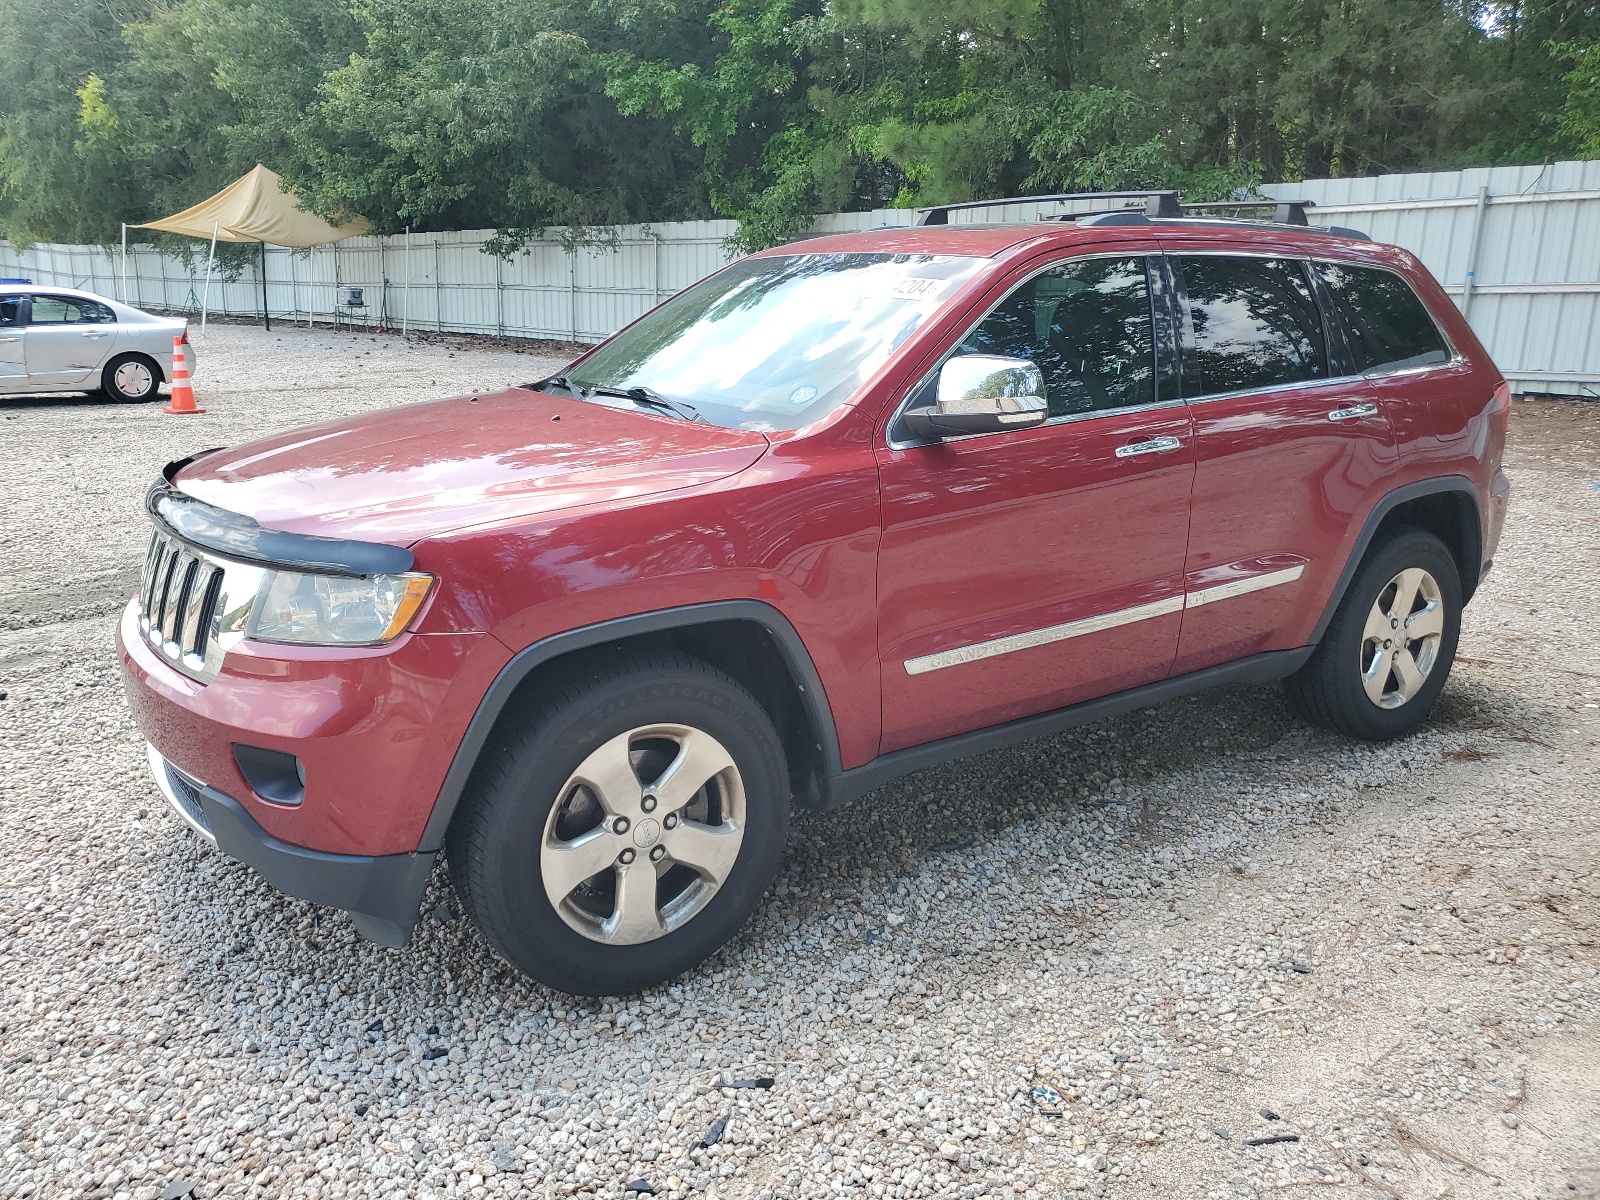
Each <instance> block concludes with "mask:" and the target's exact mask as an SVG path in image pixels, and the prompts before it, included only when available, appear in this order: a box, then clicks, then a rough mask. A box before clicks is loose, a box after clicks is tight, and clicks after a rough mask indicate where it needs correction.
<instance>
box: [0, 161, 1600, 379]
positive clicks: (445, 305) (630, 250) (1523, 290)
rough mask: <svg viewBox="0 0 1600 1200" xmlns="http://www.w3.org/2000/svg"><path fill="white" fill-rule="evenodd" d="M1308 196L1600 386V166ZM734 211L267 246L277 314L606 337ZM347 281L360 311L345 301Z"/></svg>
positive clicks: (149, 296) (222, 288) (667, 289)
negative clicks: (597, 233) (517, 241)
mask: <svg viewBox="0 0 1600 1200" xmlns="http://www.w3.org/2000/svg"><path fill="white" fill-rule="evenodd" d="M1262 190H1263V192H1264V193H1266V194H1267V195H1270V196H1273V197H1275V198H1278V199H1283V200H1311V201H1314V202H1315V207H1313V208H1312V209H1311V212H1310V219H1311V221H1312V223H1313V224H1317V225H1326V224H1336V225H1349V226H1355V227H1357V228H1360V229H1364V230H1366V231H1367V232H1368V233H1370V234H1371V235H1372V236H1373V237H1374V238H1377V239H1378V240H1380V241H1385V242H1393V243H1395V244H1397V245H1400V246H1404V247H1406V248H1407V249H1408V250H1410V251H1412V252H1413V253H1415V254H1416V255H1417V256H1418V257H1419V258H1421V259H1422V261H1423V262H1424V263H1426V264H1427V266H1428V268H1429V269H1430V270H1431V271H1432V272H1433V273H1434V275H1435V276H1437V277H1438V279H1439V280H1440V282H1441V283H1442V284H1444V286H1445V290H1446V291H1448V292H1449V293H1450V294H1451V295H1452V296H1454V297H1455V298H1456V301H1457V303H1458V304H1459V305H1460V306H1461V307H1462V308H1463V310H1464V311H1465V312H1466V313H1467V316H1468V319H1469V320H1470V321H1471V322H1472V325H1473V328H1474V329H1476V330H1477V332H1478V335H1479V336H1480V337H1481V338H1482V339H1483V340H1484V342H1485V344H1486V345H1487V346H1488V348H1489V350H1490V352H1491V353H1492V354H1493V355H1494V357H1495V361H1496V362H1497V363H1498V364H1499V365H1500V367H1501V369H1502V370H1504V371H1505V372H1506V374H1507V375H1508V376H1509V377H1510V378H1511V380H1512V382H1513V384H1514V386H1515V387H1516V388H1517V390H1518V391H1524V392H1527V391H1543V392H1557V393H1565V394H1574V395H1600V336H1597V335H1600V162H1568V163H1552V164H1549V165H1547V166H1545V167H1495V168H1483V169H1477V170H1470V171H1453V172H1434V173H1422V174H1409V175H1384V176H1376V177H1370V178H1362V179H1323V180H1311V181H1308V182H1305V183H1293V184H1268V185H1266V186H1265V187H1264V188H1263V189H1262ZM1071 207H1078V208H1082V207H1084V206H1083V205H1071V206H1069V205H1060V204H1039V203H1028V202H1025V203H1020V204H1013V205H1007V206H1005V207H1004V208H1002V209H998V210H997V209H985V210H978V211H975V212H957V213H954V214H952V220H954V221H957V222H965V221H996V220H1003V221H1028V220H1034V219H1037V218H1038V217H1039V216H1042V215H1051V214H1056V213H1060V212H1063V211H1066V210H1068V209H1069V208H1071ZM914 219H915V213H913V212H912V211H910V210H908V209H879V210H877V211H874V212H865V213H839V214H834V215H830V216H825V217H819V218H818V220H817V222H816V225H815V229H814V231H815V232H817V233H831V232H844V231H847V230H853V229H872V228H881V227H885V226H904V225H909V224H911V223H912V221H913V220H914ZM736 229H737V226H736V225H735V223H734V222H732V221H684V222H671V223H663V224H656V225H624V226H618V227H615V228H614V229H612V230H609V231H607V232H608V235H610V236H608V238H607V240H606V244H601V245H590V246H577V247H572V248H569V247H567V246H565V245H563V243H562V242H561V241H560V240H558V239H554V238H552V239H550V240H545V241H539V242H535V243H533V244H532V245H531V246H529V247H528V248H527V250H526V251H525V252H523V253H520V254H517V255H514V256H513V257H512V258H511V259H509V260H503V259H500V258H497V257H495V256H493V255H490V254H487V253H485V252H484V251H483V249H482V245H483V243H484V241H486V240H487V239H488V238H490V237H491V236H493V234H494V232H495V231H494V230H466V231H460V232H454V233H429V234H413V235H411V236H409V237H408V236H406V235H396V236H392V237H362V238H350V239H348V240H346V241H344V242H339V243H336V244H335V245H332V246H325V247H321V248H318V249H316V250H312V251H309V252H308V251H295V250H285V249H278V248H273V247H268V248H267V251H266V277H267V282H266V289H265V290H266V300H267V305H268V307H269V309H270V311H271V314H272V316H273V318H274V319H275V320H293V321H311V322H317V323H322V322H328V321H334V320H337V321H339V322H341V323H350V324H355V325H360V326H374V325H379V324H381V325H383V326H385V327H387V328H389V329H393V330H397V331H398V330H402V329H405V330H410V329H426V330H436V331H439V332H455V333H487V334H506V335H511V336H517V337H534V338H550V339H554V340H558V341H570V342H594V341H598V340H600V339H601V338H603V337H605V336H606V335H607V334H609V333H611V332H612V331H614V330H616V329H618V328H619V327H621V326H622V325H624V324H626V323H627V322H628V321H630V320H632V319H633V318H634V317H636V316H638V315H639V314H640V313H642V312H644V311H646V310H647V309H649V308H650V307H652V306H653V305H655V304H656V303H658V302H659V301H661V300H663V299H665V298H666V297H668V296H670V295H672V294H673V293H674V292H676V291H679V290H680V289H682V288H684V287H687V286H688V285H689V284H691V283H693V282H694V281H695V280H697V279H700V278H702V277H703V276H705V275H707V274H709V273H710V272H712V271H714V270H716V269H717V268H718V267H720V266H722V265H723V264H724V263H725V262H727V261H728V259H729V257H730V256H729V254H728V252H727V250H726V247H725V239H726V238H727V237H728V236H729V235H731V234H732V233H734V232H735V231H736ZM205 254H206V247H205V246H203V245H197V246H196V247H194V248H193V249H192V250H191V252H190V253H189V254H188V255H187V256H178V257H173V256H169V255H163V254H159V253H157V252H156V251H155V250H154V249H153V248H151V247H148V246H137V247H133V248H132V249H131V250H130V252H129V255H128V261H127V264H126V288H125V289H124V283H123V273H122V264H121V262H120V260H119V256H118V254H117V252H116V251H115V250H107V249H105V248H102V247H99V246H49V245H39V246H31V247H28V248H26V249H17V248H14V247H12V246H10V245H8V244H6V243H4V242H0V278H3V277H7V276H17V277H23V278H29V279H32V280H34V281H35V282H37V283H50V284H57V285H62V286H71V287H81V288H87V289H88V290H90V291H94V292H98V293H100V294H102V295H106V296H113V297H123V298H126V300H127V301H128V302H129V303H131V304H135V305H138V306H141V307H150V308H167V309H178V310H185V309H187V310H192V311H198V309H199V306H200V300H201V297H202V295H204V294H205V279H204V275H205ZM348 288H357V289H359V290H360V292H361V298H360V299H361V302H360V303H359V304H358V305H349V304H345V303H343V301H344V300H345V299H347V298H348V297H347V296H346V294H345V292H346V289H348ZM209 301H210V306H211V309H212V311H214V312H222V313H229V314H235V315H245V316H259V315H260V312H261V304H262V283H261V277H260V274H259V273H258V270H257V268H256V267H255V266H253V265H252V266H251V267H249V268H247V269H246V270H245V271H244V272H243V273H242V274H240V275H239V277H238V278H237V279H235V280H233V281H231V282H229V281H224V280H223V279H222V278H221V277H220V275H218V276H213V279H212V282H211V289H210V296H209Z"/></svg>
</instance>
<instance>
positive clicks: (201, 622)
mask: <svg viewBox="0 0 1600 1200" xmlns="http://www.w3.org/2000/svg"><path fill="white" fill-rule="evenodd" d="M230 570H233V571H237V572H239V573H240V575H241V578H240V580H239V584H240V585H241V586H243V587H244V588H245V589H246V593H247V594H253V583H252V582H251V581H250V579H249V577H250V576H252V575H259V572H258V571H256V570H255V569H254V568H241V567H240V566H239V565H237V564H234V565H232V566H230V564H228V563H227V562H225V561H223V560H219V559H214V558H212V557H211V556H210V555H209V554H206V553H205V552H203V551H200V550H195V549H191V548H190V547H189V546H188V545H186V544H185V543H183V542H180V541H178V540H177V539H176V538H174V537H173V536H171V535H170V534H169V533H167V532H166V531H165V530H162V529H157V530H156V531H155V532H154V533H153V534H152V535H151V537H150V548H149V550H148V551H147V552H146V554H145V565H144V571H143V573H142V575H141V577H140V583H139V600H138V613H139V631H140V632H141V633H142V634H144V637H145V641H146V642H148V643H149V644H150V645H151V646H152V647H153V648H154V649H155V650H156V651H157V652H158V653H160V655H161V656H162V657H163V658H165V659H166V660H167V661H168V662H170V663H172V665H173V666H175V667H177V668H178V669H179V670H181V671H183V672H184V673H185V674H186V675H190V676H193V677H194V678H196V679H198V680H200V681H201V682H202V683H204V682H207V681H209V680H210V679H211V678H212V677H213V676H214V675H215V674H216V673H217V670H218V669H219V668H220V666H221V662H222V652H223V651H222V646H221V645H220V644H219V643H218V642H217V635H218V632H219V630H218V619H219V612H218V609H219V606H220V605H221V604H222V603H223V601H224V599H225V596H224V592H225V590H226V589H225V586H224V585H225V584H226V581H227V577H228V572H229V571H230ZM223 632H235V633H236V632H237V631H223Z"/></svg>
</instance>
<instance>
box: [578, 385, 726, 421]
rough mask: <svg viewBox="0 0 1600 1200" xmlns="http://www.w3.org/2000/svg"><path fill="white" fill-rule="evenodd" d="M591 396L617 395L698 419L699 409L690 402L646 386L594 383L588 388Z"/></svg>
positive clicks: (640, 403) (685, 418)
mask: <svg viewBox="0 0 1600 1200" xmlns="http://www.w3.org/2000/svg"><path fill="white" fill-rule="evenodd" d="M589 395H591V396H618V397H621V398H622V399H623V400H632V401H633V402H634V403H635V404H638V405H642V406H643V407H645V408H654V409H657V410H658V411H660V412H665V413H671V414H672V415H673V416H675V417H682V418H683V419H684V420H685V421H698V420H699V419H700V410H699V409H697V408H696V407H695V406H694V405H692V404H687V403H685V402H684V401H682V400H673V399H671V398H669V397H667V396H663V395H662V394H661V393H660V392H658V391H656V390H654V389H653V388H647V387H630V388H619V387H608V386H606V385H605V384H603V383H601V384H596V385H595V386H594V387H592V388H590V389H589Z"/></svg>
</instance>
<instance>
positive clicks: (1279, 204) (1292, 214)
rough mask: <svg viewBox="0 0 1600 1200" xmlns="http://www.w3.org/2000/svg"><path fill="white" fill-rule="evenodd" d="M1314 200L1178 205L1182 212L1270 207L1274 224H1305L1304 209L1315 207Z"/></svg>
mask: <svg viewBox="0 0 1600 1200" xmlns="http://www.w3.org/2000/svg"><path fill="white" fill-rule="evenodd" d="M1316 203H1317V202H1316V201H1315V200H1212V201H1196V202H1194V203H1193V204H1184V205H1180V206H1179V207H1180V208H1181V209H1182V210H1183V211H1184V212H1199V211H1202V210H1204V211H1208V212H1215V211H1217V210H1219V209H1221V210H1224V211H1227V212H1242V211H1246V210H1248V209H1252V208H1270V209H1272V222H1273V224H1275V225H1307V226H1309V225H1310V224H1311V222H1310V221H1308V220H1306V209H1308V208H1315V207H1316Z"/></svg>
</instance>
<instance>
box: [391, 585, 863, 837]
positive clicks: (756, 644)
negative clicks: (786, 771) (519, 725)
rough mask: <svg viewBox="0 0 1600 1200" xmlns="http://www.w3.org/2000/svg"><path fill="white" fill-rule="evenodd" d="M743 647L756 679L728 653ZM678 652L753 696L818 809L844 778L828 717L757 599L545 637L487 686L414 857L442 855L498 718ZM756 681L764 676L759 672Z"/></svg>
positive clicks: (798, 646)
mask: <svg viewBox="0 0 1600 1200" xmlns="http://www.w3.org/2000/svg"><path fill="white" fill-rule="evenodd" d="M741 644H742V645H744V646H745V647H746V648H747V649H749V650H750V652H751V653H750V657H749V660H748V661H749V662H750V664H752V666H753V667H759V666H764V667H766V668H770V670H768V671H766V672H765V673H766V675H767V678H765V679H764V680H762V679H755V678H752V677H750V676H751V672H750V671H747V670H742V669H740V668H739V667H738V666H737V665H736V664H734V663H732V662H731V661H730V660H729V659H728V658H727V657H725V654H726V653H728V652H731V651H733V650H735V649H737V648H738V647H739V646H740V645H741ZM650 650H675V651H678V652H680V653H687V654H691V655H693V656H695V657H698V658H701V659H704V660H705V661H707V662H710V663H711V664H712V665H713V666H715V667H717V668H718V669H720V670H722V671H724V672H725V673H726V674H728V675H730V676H732V677H733V678H734V680H735V681H736V682H738V683H739V684H740V685H741V686H743V687H745V688H746V689H747V690H748V691H750V692H751V693H752V694H754V695H755V696H756V698H757V700H759V701H760V702H761V704H762V706H763V707H764V708H765V709H766V710H767V713H768V716H769V717H770V719H771V720H772V721H773V723H774V725H776V726H777V728H778V733H779V736H780V737H781V739H782V741H783V745H784V751H785V754H786V755H787V757H788V762H789V766H790V782H791V786H792V789H793V792H794V796H795V799H796V802H797V803H799V804H801V805H805V806H815V805H820V804H822V803H823V802H824V800H825V798H826V796H827V794H828V789H829V787H830V785H831V781H832V780H834V779H836V778H837V777H838V776H839V775H840V774H841V773H842V767H841V765H840V756H839V740H838V734H837V731H836V729H835V726H834V721H833V713H832V710H831V708H830V707H829V704H828V698H827V693H826V692H825V691H824V690H823V686H822V680H821V677H820V676H819V675H818V674H817V669H816V666H815V664H814V663H813V662H812V659H811V654H810V651H809V650H808V649H807V648H806V645H805V643H804V641H802V639H801V637H800V635H799V633H798V632H797V631H796V630H795V628H794V626H793V625H792V624H790V623H789V620H788V618H786V617H785V616H784V615H783V614H782V613H781V612H779V611H778V609H776V608H774V607H773V606H772V605H770V604H767V603H764V602H763V601H760V600H717V601H709V602H707V603H704V604H692V605H686V606H683V607H681V608H670V609H663V610H660V611H658V612H653V613H639V614H635V615H632V616H627V617H619V618H617V619H615V620H611V621H602V622H600V623H599V624H597V625H590V626H585V627H583V628H581V629H574V630H568V631H566V632H563V633H558V634H554V635H552V636H551V637H548V638H544V639H541V640H540V641H537V642H535V643H533V644H532V645H531V646H528V647H526V648H525V649H523V650H522V651H521V652H519V653H518V654H517V655H516V656H515V657H514V658H513V659H512V660H511V661H510V662H509V663H507V664H506V665H505V666H504V667H503V668H502V669H501V671H500V673H499V674H498V675H497V676H496V677H495V679H494V682H493V683H491V684H490V685H489V689H488V691H487V692H486V693H485V694H484V697H483V699H482V700H481V701H480V702H479V704H478V709H477V712H476V713H474V714H473V718H472V720H471V722H470V723H469V724H468V726H467V731H466V732H465V733H464V734H463V735H462V737H461V741H460V742H459V744H458V745H457V748H456V752H455V757H454V758H453V759H452V760H451V763H450V767H449V770H448V771H447V772H446V773H445V777H444V782H443V783H442V784H441V785H440V788H439V794H438V797H437V798H436V799H435V801H434V806H433V811H432V813H431V814H430V816H429V817H428V822H427V825H426V826H425V827H424V829H423V832H422V837H421V839H420V840H419V842H418V847H417V848H418V851H419V852H422V853H426V852H430V851H434V850H438V849H439V848H440V847H442V846H443V845H444V840H445V835H446V833H447V832H448V831H449V829H450V825H451V822H452V820H453V818H454V816H455V813H456V810H457V808H458V806H459V805H460V802H461V797H462V795H463V794H464V792H465V791H466V788H467V786H468V784H469V783H470V782H471V780H472V777H473V774H474V772H475V771H476V770H477V769H478V766H479V764H480V762H481V761H482V760H483V758H484V751H485V749H486V747H488V746H491V745H493V744H494V743H495V741H496V738H497V731H498V730H499V729H500V728H501V727H502V722H504V721H515V720H517V719H518V713H519V712H521V711H523V710H525V709H526V707H527V706H528V705H529V704H530V703H537V696H538V693H539V692H540V691H542V690H543V689H544V688H546V687H547V686H550V685H554V684H559V683H560V682H562V681H563V680H564V679H566V678H568V677H570V675H571V674H573V673H582V672H585V671H589V670H593V669H595V668H597V667H599V666H600V665H601V664H602V663H603V662H604V661H606V660H607V659H611V658H614V657H616V656H617V655H621V654H635V653H641V652H647V651H650ZM754 673H755V674H761V673H762V672H761V671H759V670H757V671H755V672H754Z"/></svg>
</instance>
